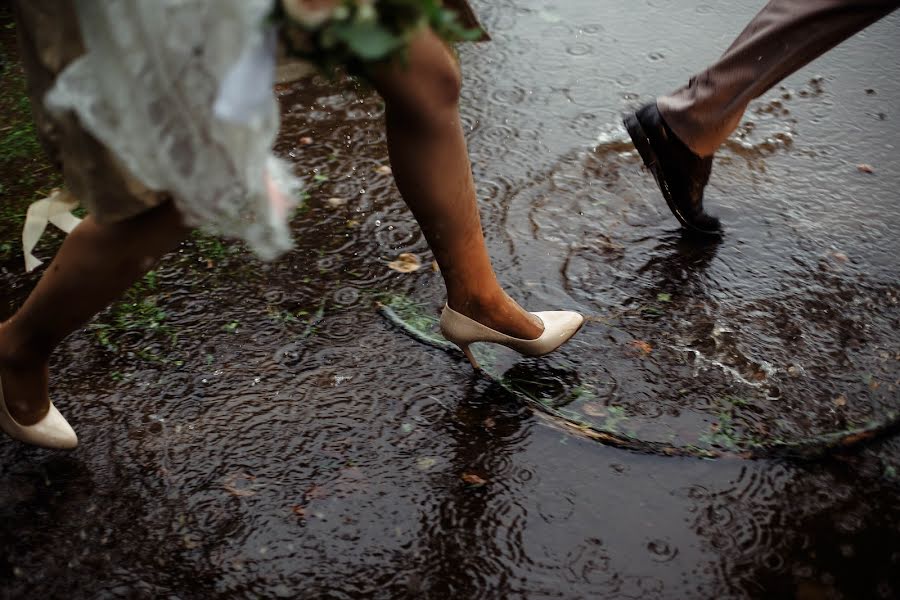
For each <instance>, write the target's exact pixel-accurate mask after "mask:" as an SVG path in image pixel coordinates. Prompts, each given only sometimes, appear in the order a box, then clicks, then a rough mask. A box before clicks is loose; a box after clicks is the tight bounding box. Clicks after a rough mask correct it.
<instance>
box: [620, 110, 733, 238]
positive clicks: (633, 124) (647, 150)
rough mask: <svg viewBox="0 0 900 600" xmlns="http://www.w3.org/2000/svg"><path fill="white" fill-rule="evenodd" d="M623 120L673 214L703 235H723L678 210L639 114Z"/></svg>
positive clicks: (686, 225)
mask: <svg viewBox="0 0 900 600" xmlns="http://www.w3.org/2000/svg"><path fill="white" fill-rule="evenodd" d="M622 122H623V124H624V125H625V130H626V131H628V135H629V136H631V142H632V143H633V144H634V147H635V148H637V151H638V154H640V155H641V160H643V161H644V166H645V167H647V169H649V170H650V172H651V173H653V179H655V180H656V187H658V188H659V191H660V192H661V193H662V195H663V198H664V199H665V200H666V204H667V205H668V206H669V210H670V211H672V214H673V215H675V218H676V219H678V222H679V223H681V226H682V227H684V228H685V229H687V230H689V231H693V232H695V233H702V234H703V235H712V236H719V235H721V234H722V232H721V231H709V230H707V229H700V228H699V227H697V226H696V225H693V224H691V223H690V222H688V220H687V219H685V218H684V215H682V214H681V211H680V210H678V206H677V205H676V204H675V201H674V200H673V198H672V193H671V192H670V191H669V184H668V182H667V181H666V178H665V175H664V174H663V172H662V169H661V168H660V166H659V159H658V158H657V157H656V152H654V151H653V145H652V144H651V143H650V138H649V137H648V136H647V134H646V133H645V132H644V128H643V127H641V122H640V121H639V120H638V118H637V114H635V113H631V114H630V115H628V116H627V117H625V119H624V120H623V121H622Z"/></svg>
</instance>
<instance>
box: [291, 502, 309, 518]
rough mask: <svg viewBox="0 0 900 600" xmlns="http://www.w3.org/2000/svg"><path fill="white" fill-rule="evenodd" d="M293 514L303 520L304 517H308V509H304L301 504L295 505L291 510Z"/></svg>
mask: <svg viewBox="0 0 900 600" xmlns="http://www.w3.org/2000/svg"><path fill="white" fill-rule="evenodd" d="M291 512H293V513H294V514H295V515H297V516H298V517H300V518H301V519H302V518H303V517H305V516H306V508H304V507H303V506H302V505H300V504H295V505H294V506H293V507H292V508H291Z"/></svg>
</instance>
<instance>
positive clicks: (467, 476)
mask: <svg viewBox="0 0 900 600" xmlns="http://www.w3.org/2000/svg"><path fill="white" fill-rule="evenodd" d="M462 480H463V481H465V482H466V483H467V484H469V485H473V486H482V485H484V484H486V483H487V480H486V479H484V478H482V477H479V476H478V475H476V474H475V473H463V474H462Z"/></svg>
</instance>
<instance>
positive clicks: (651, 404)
mask: <svg viewBox="0 0 900 600" xmlns="http://www.w3.org/2000/svg"><path fill="white" fill-rule="evenodd" d="M478 4H479V7H480V8H481V9H482V10H481V11H480V12H481V14H482V16H483V17H484V21H485V24H486V26H487V27H488V29H489V30H490V31H491V33H492V34H493V37H494V42H493V43H491V44H488V45H484V46H480V47H466V48H464V49H463V51H462V59H463V64H464V72H465V77H466V89H465V99H464V103H463V118H464V121H465V123H466V127H467V129H468V131H469V140H470V145H471V152H472V160H473V165H474V169H475V173H476V179H477V181H478V186H479V191H480V197H481V200H482V214H483V217H484V221H485V228H486V231H487V235H488V238H489V240H490V246H491V251H492V255H493V256H494V257H495V259H496V265H497V268H498V271H499V273H500V276H501V279H502V280H503V282H504V285H505V286H507V288H508V289H509V290H510V291H511V293H513V295H514V296H515V297H516V298H517V299H519V300H520V301H521V302H522V303H523V304H524V305H525V306H526V307H529V308H531V309H533V310H539V309H548V308H575V309H578V310H581V311H583V312H584V313H586V314H588V315H590V316H591V317H592V322H591V323H590V324H589V325H588V326H587V327H586V328H585V330H584V331H583V332H582V333H581V334H580V335H579V337H578V338H577V339H576V340H575V341H574V342H573V343H572V344H570V345H568V346H567V347H566V348H565V350H564V352H563V353H561V354H560V355H559V358H561V359H562V360H564V361H567V363H568V364H569V365H570V368H571V370H572V372H574V373H576V374H577V375H578V376H580V377H582V378H583V379H585V380H590V381H592V382H600V381H602V382H604V385H596V386H594V389H591V390H590V393H591V394H592V396H591V399H590V401H591V402H592V403H593V404H594V405H596V406H600V407H604V406H605V407H609V406H613V405H615V406H618V407H622V408H621V410H622V411H623V413H622V414H623V416H624V417H627V418H631V419H632V420H634V421H635V422H636V423H638V425H636V427H639V432H640V433H641V435H643V436H645V437H647V438H648V439H657V440H663V441H670V442H673V443H675V442H677V443H682V444H685V445H690V444H691V443H696V442H697V441H698V436H699V435H700V433H699V432H701V431H702V432H707V434H708V432H709V431H714V432H718V434H717V435H714V436H713V437H712V438H709V437H707V438H705V439H704V440H702V441H703V443H705V444H709V445H713V446H720V447H725V448H727V446H728V444H729V443H730V442H731V441H733V439H734V438H737V437H741V438H742V439H745V438H746V439H751V438H754V436H755V437H758V438H770V439H776V438H780V437H787V438H790V437H791V436H800V435H812V434H816V433H821V432H827V431H834V430H841V429H844V428H848V427H852V426H853V425H855V424H859V423H864V422H867V421H869V420H871V419H878V418H880V417H883V416H884V415H886V414H888V413H889V412H890V411H892V410H897V407H898V396H900V392H898V386H900V334H898V324H900V306H898V301H900V284H898V276H900V266H898V260H897V257H898V255H900V236H898V235H897V228H898V227H900V202H898V192H897V189H898V188H900V161H898V158H897V156H898V148H897V141H896V139H897V136H898V134H900V126H898V123H900V107H898V100H897V98H898V97H900V65H898V59H897V56H900V35H898V30H900V18H898V16H896V15H895V16H893V17H891V18H888V19H886V20H885V21H883V22H881V23H879V24H877V25H876V26H874V27H872V28H871V29H869V30H868V31H866V32H865V33H864V34H862V35H860V36H858V37H856V38H854V39H853V40H851V41H849V42H848V43H846V44H845V45H844V46H842V47H840V48H839V49H838V50H836V51H834V52H833V53H831V54H830V55H828V56H826V57H824V58H823V59H821V60H820V61H818V62H816V63H815V64H814V65H812V66H811V67H809V68H807V69H805V70H803V71H801V72H800V73H798V74H797V75H796V76H794V77H792V78H790V79H789V80H787V81H786V82H785V83H784V86H783V88H779V89H776V90H773V91H772V93H771V94H769V95H767V96H766V97H764V98H763V99H761V100H760V101H759V102H758V103H756V104H754V105H753V106H752V107H751V110H750V111H749V112H748V116H747V121H746V123H745V124H744V125H743V126H742V127H741V129H740V131H739V132H738V134H737V135H736V136H735V138H733V140H732V141H730V142H729V143H728V145H727V147H726V148H725V149H724V150H723V152H722V153H721V155H720V157H719V160H718V162H717V166H716V168H715V170H714V175H713V181H712V184H711V187H710V192H709V202H710V204H711V205H712V206H714V207H715V208H716V209H717V210H718V212H719V213H720V214H721V216H722V217H723V220H724V221H725V223H726V224H727V233H726V235H725V237H724V239H723V240H722V241H721V242H719V243H716V244H708V243H707V244H700V243H698V242H696V241H693V240H688V239H685V238H683V237H682V236H681V234H680V232H679V230H678V228H677V227H676V224H675V221H674V219H673V218H672V217H671V216H670V214H669V212H668V209H667V208H666V207H665V205H664V203H663V202H662V200H661V199H660V198H659V197H658V195H657V192H656V191H655V188H654V185H653V183H652V180H651V179H650V177H649V175H648V174H647V173H646V172H643V171H642V169H641V167H640V162H639V159H638V158H637V156H636V154H635V153H634V152H633V151H632V148H631V146H630V145H629V144H627V143H626V142H625V140H626V137H625V134H624V131H623V130H622V129H621V127H620V125H619V115H620V114H621V113H622V112H623V111H625V110H627V109H629V108H632V107H635V106H637V105H639V104H640V103H641V102H643V101H646V100H649V99H650V98H651V97H653V95H654V94H658V93H663V92H665V91H668V90H670V89H672V88H673V87H675V86H676V85H679V84H680V83H682V82H683V81H685V80H686V79H687V77H688V76H689V75H690V74H691V73H692V72H693V71H694V70H696V69H699V68H701V67H702V66H703V65H705V64H706V63H707V62H709V61H711V60H712V59H714V58H715V56H716V55H717V54H718V53H719V52H720V51H721V50H723V49H724V48H725V47H726V46H727V45H728V44H729V43H730V40H731V39H732V38H733V37H734V36H735V35H736V34H737V33H738V31H739V30H740V28H741V27H742V25H743V23H744V22H745V21H746V20H748V19H749V18H750V17H751V16H752V14H753V13H754V12H755V10H756V9H758V8H759V6H760V5H761V4H762V3H761V2H758V1H754V2H734V1H732V2H719V3H712V2H709V3H702V2H697V1H695V0H677V1H676V0H670V1H665V0H654V1H652V2H640V3H635V2H622V1H619V2H615V1H612V0H603V1H598V0H571V1H569V2H565V3H556V2H541V1H537V0H523V1H519V2H511V1H509V0H498V1H495V2H491V3H487V2H479V3H478ZM281 96H282V102H283V106H284V109H285V115H284V126H285V127H284V135H283V136H282V138H281V141H280V142H279V147H278V150H279V152H280V153H282V154H284V155H287V156H290V157H292V158H293V159H294V160H295V162H296V164H297V165H298V169H299V170H300V171H301V173H303V174H304V175H305V176H306V177H307V179H308V181H309V182H310V186H311V189H310V194H311V198H310V200H309V202H308V205H309V210H308V211H307V212H305V213H304V214H302V215H301V216H299V217H298V218H297V220H296V221H295V234H296V237H297V245H298V249H297V251H296V252H294V253H293V254H291V255H290V256H288V257H287V258H285V259H284V260H281V261H279V262H277V263H274V264H260V263H258V262H256V261H254V260H253V259H252V258H250V257H249V256H248V255H247V254H246V253H244V252H242V251H241V250H240V249H237V248H235V247H233V246H232V245H231V244H219V243H216V242H214V241H212V240H210V239H208V238H204V237H195V238H193V239H192V240H191V241H189V242H187V243H185V244H184V245H183V246H182V248H180V249H179V251H178V252H177V253H175V254H174V255H173V256H171V257H169V258H167V259H166V260H165V261H164V262H163V263H162V265H160V267H159V269H158V270H157V271H156V272H155V275H154V276H153V277H151V278H150V279H148V280H147V281H145V282H144V283H143V284H142V286H141V287H139V288H137V289H136V290H134V291H132V292H131V293H130V295H129V297H128V298H127V299H126V301H125V302H123V303H120V304H117V305H116V306H115V307H113V308H112V309H111V310H109V311H107V312H105V313H104V314H103V315H101V316H100V317H98V319H96V320H95V322H94V323H92V324H91V326H90V327H89V328H88V329H86V330H85V331H83V332H80V333H78V334H76V335H74V336H73V337H72V338H71V339H70V340H69V341H67V342H66V344H65V345H64V347H63V348H62V349H61V350H60V352H59V353H58V355H57V356H56V359H55V363H54V379H53V382H52V393H53V397H54V400H55V402H56V404H57V406H59V407H60V409H61V410H62V412H63V413H64V414H65V415H66V416H67V417H68V418H69V420H70V422H71V423H72V424H73V426H74V427H75V428H76V430H77V431H78V432H79V435H80V438H81V447H80V448H79V449H78V450H77V451H75V452H73V453H70V454H62V453H50V452H45V451H40V450H35V449H30V448H26V447H24V446H20V445H17V444H14V443H11V442H9V441H8V440H4V441H2V442H0V597H2V598H63V597H65V598H118V597H121V598H132V597H137V598H144V597H146V598H157V597H178V598H204V597H223V598H225V597H227V598H257V597H285V598H335V599H338V598H347V599H350V598H407V597H409V598H492V599H493V598H529V599H532V598H534V599H537V598H641V599H643V600H649V599H655V598H798V599H812V598H895V597H898V596H900V506H898V496H897V494H898V491H900V483H898V474H897V473H898V469H900V441H898V440H896V439H887V440H884V441H880V442H877V443H875V444H872V445H870V446H868V447H866V448H864V449H862V450H860V451H857V452H853V453H848V454H842V455H838V456H836V457H832V458H830V459H827V460H821V461H816V462H791V461H743V460H737V459H727V460H700V459H688V458H665V457H658V456H647V455H642V454H640V453H633V452H625V451H621V450H615V449H612V448H608V447H605V446H603V445H601V444H598V443H597V442H594V441H589V440H585V439H582V438H580V437H577V436H574V435H572V434H571V433H568V432H564V431H561V430H559V429H556V428H553V427H548V426H547V425H546V424H545V423H544V422H543V421H542V420H540V419H538V418H536V417H535V415H534V414H533V413H532V412H531V410H530V409H528V408H527V407H526V406H524V405H523V404H522V403H521V402H519V401H518V400H516V399H515V398H514V397H512V396H510V395H508V394H507V393H506V392H504V391H503V390H502V389H500V388H498V387H496V386H494V385H492V384H491V383H490V382H487V381H485V380H483V379H479V378H477V377H475V376H473V374H472V371H471V368H470V367H469V366H468V364H467V363H465V362H464V361H462V360H460V358H461V357H456V356H451V355H449V354H447V353H444V352H442V351H440V350H435V349H431V348H428V347H425V346H423V345H421V344H418V343H417V342H415V341H413V340H412V339H410V338H408V337H406V336H405V335H403V334H402V333H400V332H398V331H397V330H396V329H394V328H393V327H392V326H391V325H389V324H388V323H387V322H386V321H385V320H384V319H383V318H382V317H381V316H380V315H379V313H378V312H377V310H376V308H375V303H376V301H377V300H378V298H379V297H380V296H381V295H382V294H385V293H400V294H404V295H407V296H409V297H412V298H414V299H416V300H417V301H419V302H421V303H423V304H424V305H426V306H430V307H432V308H433V310H435V311H436V310H437V309H438V308H439V307H440V304H441V302H442V294H443V291H442V287H441V285H440V279H439V276H438V275H437V274H435V273H433V272H431V270H430V269H422V270H421V271H419V272H416V273H413V274H399V273H395V272H394V271H391V270H390V269H388V268H387V266H386V265H387V262H388V261H390V260H392V259H394V258H395V257H396V256H397V255H398V254H400V253H401V252H414V253H416V254H419V255H420V256H422V257H423V259H424V260H425V261H426V262H427V261H430V259H431V257H430V254H429V252H428V250H427V246H426V244H425V242H424V240H423V239H422V236H421V234H420V232H419V230H418V229H417V227H416V225H415V222H414V221H413V219H412V217H411V216H410V214H409V213H408V211H407V210H406V208H405V206H404V205H403V203H402V201H401V200H400V198H399V196H398V194H397V192H396V190H395V188H394V187H393V182H392V180H391V178H390V175H386V174H384V173H380V172H379V171H378V168H379V167H381V166H383V165H386V164H387V155H386V148H385V143H384V141H385V140H384V133H383V129H382V126H381V123H380V119H381V106H380V103H379V101H378V99H377V98H374V97H363V98H362V99H360V97H359V96H357V95H356V94H355V93H354V92H353V91H352V90H351V89H349V87H347V86H343V85H339V84H328V83H325V82H318V83H316V84H314V85H307V86H305V87H303V88H300V89H285V90H282V92H281ZM302 136H308V137H310V138H312V144H301V143H300V141H299V140H300V138H301V137H302ZM861 163H866V164H869V165H871V166H872V167H873V168H874V171H875V172H874V174H866V173H861V172H859V171H858V169H857V165H858V164H861ZM16 234H17V232H16V231H15V229H14V227H12V226H9V225H5V226H4V229H3V239H13V236H15V235H16ZM48 246H49V245H48ZM43 252H44V256H45V257H46V256H48V255H49V251H48V250H47V247H44V249H43ZM34 282H35V278H34V277H31V276H24V275H22V274H21V256H20V255H15V253H13V254H9V253H7V255H5V256H4V257H0V317H4V318H5V316H6V315H8V314H9V313H11V312H12V311H13V310H14V308H15V307H16V306H18V305H19V303H21V301H22V299H23V298H24V297H25V296H26V295H27V293H28V291H29V290H30V289H31V287H32V286H33V285H34ZM522 364H524V365H526V366H527V367H529V368H533V369H534V370H535V372H540V370H541V367H542V362H541V361H539V360H537V361H527V362H525V363H522ZM673 436H674V437H673ZM692 436H693V437H692ZM464 475H465V476H471V475H475V476H477V477H479V478H481V479H483V480H484V481H485V482H486V483H485V484H484V485H480V486H473V485H470V484H468V483H466V482H465V481H464V480H463V476H464ZM467 479H469V480H470V481H471V480H472V479H473V478H472V477H467Z"/></svg>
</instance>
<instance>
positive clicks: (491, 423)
mask: <svg viewBox="0 0 900 600" xmlns="http://www.w3.org/2000/svg"><path fill="white" fill-rule="evenodd" d="M481 424H482V425H484V428H485V429H493V428H494V427H496V426H497V422H496V421H495V420H494V418H493V417H488V418H486V419H485V420H484V421H482V422H481Z"/></svg>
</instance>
